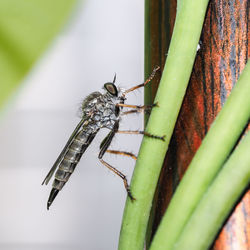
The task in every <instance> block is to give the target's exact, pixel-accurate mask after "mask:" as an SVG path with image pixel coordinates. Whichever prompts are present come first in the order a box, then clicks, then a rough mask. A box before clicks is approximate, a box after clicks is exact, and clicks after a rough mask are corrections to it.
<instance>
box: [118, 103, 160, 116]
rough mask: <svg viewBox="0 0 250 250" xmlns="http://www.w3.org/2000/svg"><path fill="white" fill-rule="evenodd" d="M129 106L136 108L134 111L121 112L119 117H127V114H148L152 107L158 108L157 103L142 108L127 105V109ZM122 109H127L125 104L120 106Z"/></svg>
mask: <svg viewBox="0 0 250 250" xmlns="http://www.w3.org/2000/svg"><path fill="white" fill-rule="evenodd" d="M118 106H119V105H118ZM131 106H132V107H136V109H132V110H129V111H125V112H122V113H121V115H128V114H134V113H140V112H145V113H149V112H150V111H151V109H152V108H153V107H158V103H153V104H150V105H143V106H139V105H129V108H131ZM122 107H127V105H126V104H125V105H122Z"/></svg>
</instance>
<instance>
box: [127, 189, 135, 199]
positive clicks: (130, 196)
mask: <svg viewBox="0 0 250 250" xmlns="http://www.w3.org/2000/svg"><path fill="white" fill-rule="evenodd" d="M127 193H128V197H129V198H130V200H131V201H132V202H133V201H135V200H136V199H135V198H134V197H133V196H132V194H131V191H130V188H128V189H127Z"/></svg>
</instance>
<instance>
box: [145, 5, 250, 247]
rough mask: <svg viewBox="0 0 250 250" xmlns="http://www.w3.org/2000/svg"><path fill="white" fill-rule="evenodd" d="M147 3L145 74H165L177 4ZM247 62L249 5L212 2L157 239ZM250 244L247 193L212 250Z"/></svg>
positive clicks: (162, 197)
mask: <svg viewBox="0 0 250 250" xmlns="http://www.w3.org/2000/svg"><path fill="white" fill-rule="evenodd" d="M146 3H147V4H148V6H149V9H148V13H147V14H148V22H146V29H149V30H148V31H149V32H148V36H146V39H145V52H146V55H145V73H146V74H148V72H150V71H151V69H152V68H153V67H154V66H155V65H160V66H161V68H163V65H164V63H165V58H166V55H167V48H168V45H169V41H170V37H171V34H172V30H173V24H174V19H175V8H176V0H172V1H167V0H158V1H155V0H148V1H146ZM248 58H250V2H249V0H212V1H210V4H209V6H208V10H207V15H206V19H205V23H204V27H203V31H202V35H201V43H200V49H199V51H198V52H197V56H196V60H195V64H194V68H193V72H192V75H191V78H190V83H189V87H188V90H187V93H186V96H185V99H184V102H183V105H182V108H181V111H180V114H179V117H178V121H177V124H176V127H175V130H174V133H173V137H172V139H171V143H170V145H169V150H168V153H167V155H166V158H165V163H164V168H163V170H162V173H161V177H160V181H159V185H158V191H157V193H156V198H155V211H154V213H153V214H154V215H153V222H152V229H153V233H154V232H155V230H156V228H157V226H158V224H159V222H160V219H161V217H162V215H163V213H164V212H165V210H166V208H167V206H168V203H169V201H170V199H171V196H172V195H173V193H174V190H175V188H176V186H177V184H178V183H179V181H180V180H181V178H182V176H183V174H184V172H185V170H186V168H187V167H188V165H189V163H190V161H191V160H192V157H193V156H194V154H195V152H196V150H197V149H198V147H199V146H200V144H201V141H202V139H203V138H204V136H205V135H206V133H207V131H208V129H209V127H210V125H211V123H212V122H213V120H214V119H215V117H216V115H217V114H218V112H219V111H220V109H221V108H222V106H223V104H224V102H225V100H226V98H227V97H228V96H229V94H230V92H231V90H232V88H233V86H234V84H235V83H236V81H237V79H238V77H239V75H240V73H241V71H242V70H243V68H244V66H245V64H246V62H247V60H248ZM183 66H184V65H183ZM180 67H181V65H180ZM156 88H157V84H156V82H154V84H153V87H152V90H150V91H151V95H152V96H154V95H155V93H156ZM148 91H149V90H148ZM148 95H149V93H146V96H148ZM147 99H148V98H147ZM225 126H226V124H225ZM228 136H230V135H228ZM236 167H237V166H236ZM153 233H152V234H153ZM249 239H250V191H248V192H246V193H245V195H244V197H243V198H242V200H241V201H240V202H239V204H238V205H237V206H236V208H235V210H234V212H233V213H232V215H231V216H230V218H229V219H228V220H227V223H226V224H225V226H224V228H223V229H222V230H221V232H220V234H219V236H218V238H217V240H216V241H215V243H214V246H213V248H212V249H214V250H229V249H230V250H236V249H237V250H238V249H240V250H247V249H250V240H249Z"/></svg>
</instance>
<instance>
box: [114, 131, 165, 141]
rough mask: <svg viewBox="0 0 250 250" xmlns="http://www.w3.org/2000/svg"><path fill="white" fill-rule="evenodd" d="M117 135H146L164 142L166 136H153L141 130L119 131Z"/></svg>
mask: <svg viewBox="0 0 250 250" xmlns="http://www.w3.org/2000/svg"><path fill="white" fill-rule="evenodd" d="M117 133H120V134H136V135H145V136H147V137H151V138H154V139H159V140H162V141H165V135H164V136H158V135H152V134H150V133H148V132H146V131H140V130H118V131H117Z"/></svg>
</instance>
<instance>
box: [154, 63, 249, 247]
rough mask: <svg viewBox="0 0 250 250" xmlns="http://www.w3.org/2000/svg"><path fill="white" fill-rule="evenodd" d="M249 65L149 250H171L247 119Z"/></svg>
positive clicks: (198, 152) (178, 192)
mask: <svg viewBox="0 0 250 250" xmlns="http://www.w3.org/2000/svg"><path fill="white" fill-rule="evenodd" d="M249 96H250V61H249V62H248V63H247V65H246V67H245V69H244V71H243V72H242V74H241V76H240V78H239V80H238V81H237V83H236V85H235V87H234V89H233V90H232V92H231V94H230V96H229V98H228V99H227V101H226V103H225V105H224V107H223V108H222V110H221V111H220V113H219V115H218V116H217V118H216V119H215V121H214V122H213V124H212V126H211V128H210V130H209V131H208V134H207V135H206V137H205V138H204V140H203V142H202V144H201V146H200V148H199V149H198V151H197V153H196V154H195V156H194V158H193V160H192V162H191V164H190V165H189V168H188V170H187V172H186V173H185V175H184V177H183V179H182V181H181V183H180V184H179V186H178V187H177V190H176V192H175V194H174V196H173V198H172V200H171V202H170V204H169V207H168V209H167V211H166V213H165V215H164V217H163V219H162V221H161V224H160V226H159V228H158V230H157V233H156V235H155V237H154V239H153V242H152V245H151V248H150V250H156V249H157V250H161V249H164V250H167V249H169V250H170V249H171V250H172V249H173V245H174V243H175V242H176V240H177V239H178V237H179V235H180V234H181V231H182V230H183V228H184V226H185V224H186V223H187V221H188V219H189V217H190V216H191V214H192V212H193V211H194V209H195V207H196V206H197V204H198V202H199V200H200V199H201V197H202V195H203V194H204V192H206V190H207V188H208V186H209V185H210V184H211V182H212V181H213V179H214V178H215V175H216V174H217V173H218V171H219V169H220V168H221V166H222V164H223V163H224V162H225V160H226V158H227V157H228V155H229V154H230V152H231V150H232V149H233V147H234V145H235V143H236V142H237V140H238V138H239V136H240V134H241V133H242V131H243V129H244V127H245V126H246V125H247V123H248V121H249V118H250V98H249Z"/></svg>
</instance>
